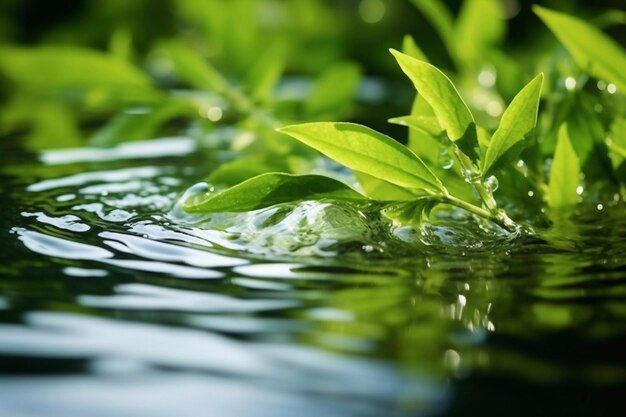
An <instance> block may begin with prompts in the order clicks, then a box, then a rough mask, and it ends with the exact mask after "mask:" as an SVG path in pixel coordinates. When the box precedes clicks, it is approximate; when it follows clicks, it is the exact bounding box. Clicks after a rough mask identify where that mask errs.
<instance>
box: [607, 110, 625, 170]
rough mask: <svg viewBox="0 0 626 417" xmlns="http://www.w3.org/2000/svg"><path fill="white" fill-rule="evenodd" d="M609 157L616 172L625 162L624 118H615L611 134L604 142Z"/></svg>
mask: <svg viewBox="0 0 626 417" xmlns="http://www.w3.org/2000/svg"><path fill="white" fill-rule="evenodd" d="M606 144H607V146H608V148H609V151H610V152H609V157H610V158H611V163H612V164H613V167H614V168H615V169H616V170H617V169H618V168H619V167H620V165H622V163H623V162H624V160H626V118H623V117H616V118H615V120H613V123H612V124H611V132H610V134H609V138H608V139H607V141H606Z"/></svg>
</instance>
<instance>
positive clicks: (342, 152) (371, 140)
mask: <svg viewBox="0 0 626 417" xmlns="http://www.w3.org/2000/svg"><path fill="white" fill-rule="evenodd" d="M279 131H281V132H283V133H286V134H288V135H290V136H292V137H294V138H295V139H297V140H299V141H300V142H302V143H304V144H306V145H308V146H310V147H312V148H314V149H316V150H318V151H320V152H322V153H323V154H324V155H326V156H328V157H329V158H332V159H334V160H335V161H337V162H339V163H341V164H343V165H345V166H347V167H348V168H350V169H353V170H356V171H361V172H364V173H366V174H369V175H372V176H374V177H376V178H380V179H382V180H385V181H387V182H390V183H392V184H396V185H399V186H401V187H407V188H423V189H427V190H430V191H442V190H445V188H444V187H443V184H441V181H439V179H438V178H437V177H436V176H435V174H433V173H432V171H431V170H430V169H429V168H428V167H427V166H426V165H425V164H424V162H423V161H422V160H421V159H420V158H419V157H417V156H416V155H415V154H414V153H413V152H412V151H411V150H409V149H408V148H407V147H406V146H403V145H401V144H399V143H398V142H396V141H395V140H393V139H391V138H390V137H389V136H385V135H383V134H381V133H378V132H376V131H374V130H372V129H369V128H367V127H365V126H361V125H357V124H354V123H324V122H320V123H304V124H300V125H293V126H287V127H283V128H281V129H279Z"/></svg>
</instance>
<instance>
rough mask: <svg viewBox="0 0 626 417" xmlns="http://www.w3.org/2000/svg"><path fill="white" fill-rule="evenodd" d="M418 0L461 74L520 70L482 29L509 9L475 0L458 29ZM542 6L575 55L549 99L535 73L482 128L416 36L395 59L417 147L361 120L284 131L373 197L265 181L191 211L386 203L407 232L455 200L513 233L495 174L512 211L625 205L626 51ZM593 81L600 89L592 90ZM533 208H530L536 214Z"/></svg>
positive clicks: (552, 75) (333, 185)
mask: <svg viewBox="0 0 626 417" xmlns="http://www.w3.org/2000/svg"><path fill="white" fill-rule="evenodd" d="M414 3H415V4H416V5H417V6H418V7H419V8H420V9H421V10H422V11H424V13H425V14H427V15H428V16H429V17H430V18H431V21H432V22H433V25H435V26H436V27H437V28H438V30H439V31H440V34H441V35H442V38H444V41H445V42H444V43H445V44H446V45H447V46H448V48H449V49H450V52H451V55H452V56H453V57H454V58H455V62H456V63H457V65H458V67H459V68H460V70H461V71H462V72H465V73H468V74H472V73H476V72H478V73H479V76H480V74H481V73H482V72H483V71H485V70H484V68H482V69H481V68H480V67H479V66H477V64H476V62H477V56H482V57H483V60H484V57H485V56H487V57H491V58H492V59H493V61H492V62H497V63H498V65H497V66H504V67H505V68H506V67H507V64H510V63H511V62H513V60H510V59H505V58H503V56H504V55H503V54H502V53H501V51H498V50H497V39H498V37H499V36H500V35H499V33H501V30H500V29H497V28H496V30H494V31H493V32H489V31H485V30H482V31H481V30H480V29H478V27H477V25H480V22H481V21H482V19H480V18H479V17H478V15H479V14H480V11H481V10H482V11H484V10H487V11H490V10H491V11H493V10H496V9H494V5H495V4H496V3H498V2H493V1H488V0H467V1H466V2H465V3H464V8H463V9H462V12H461V14H460V17H459V19H458V22H456V23H453V22H452V21H451V19H450V18H449V15H448V13H446V12H445V9H444V8H443V4H442V3H441V2H425V1H424V2H422V1H418V0H415V1H414ZM534 10H535V12H536V14H537V15H538V16H539V17H540V18H541V20H542V21H543V22H544V23H545V24H546V25H547V26H548V27H549V28H550V29H551V31H552V32H553V33H554V34H555V35H556V37H557V38H558V39H559V40H560V42H561V44H562V45H563V46H564V47H565V48H566V49H567V51H568V52H569V56H566V57H565V58H564V57H563V55H561V56H560V58H559V59H560V60H561V61H562V62H565V64H562V63H560V64H561V65H560V67H559V65H557V64H554V67H552V68H551V67H550V66H547V67H546V66H545V65H544V70H545V72H546V77H545V78H547V80H548V85H547V87H548V88H547V89H544V91H543V93H542V84H543V80H544V75H543V74H542V73H540V74H539V75H537V76H535V77H534V78H533V79H532V80H531V81H530V82H528V83H527V84H526V85H525V86H523V87H522V88H521V90H519V92H517V94H515V95H514V97H513V98H512V100H511V101H510V104H509V105H508V107H507V108H506V110H504V112H503V113H502V114H501V117H500V118H499V124H498V125H497V127H496V128H495V129H494V128H493V127H492V126H490V123H486V124H485V125H483V126H479V125H478V124H477V122H476V120H477V118H476V117H475V114H474V112H472V111H471V110H470V107H472V106H471V105H470V106H468V104H466V102H465V101H464V100H463V99H462V98H461V94H460V93H459V90H457V89H456V88H455V85H454V84H453V83H452V81H451V80H450V79H449V78H448V77H447V76H446V75H445V74H444V73H443V72H442V71H440V70H439V69H437V68H436V67H435V66H433V65H431V64H430V63H428V62H427V59H426V57H425V55H424V54H423V52H421V50H420V49H419V47H418V45H417V43H416V42H415V41H414V40H412V39H411V38H406V39H405V42H404V47H403V49H404V53H401V52H398V51H395V50H392V53H393V55H394V56H395V58H396V60H397V61H398V63H399V65H400V67H401V68H402V70H403V71H404V73H405V74H406V75H407V76H408V77H409V78H410V80H411V81H412V82H413V85H414V86H415V88H416V90H417V93H418V95H417V98H416V100H415V103H414V106H413V109H412V112H411V114H410V115H408V116H403V117H399V118H394V119H391V121H392V122H394V123H400V124H404V125H407V126H408V127H409V129H410V136H409V144H408V146H404V145H401V144H400V143H398V142H397V141H395V140H393V139H392V138H390V137H388V136H385V135H383V134H381V133H378V132H376V131H374V130H371V129H369V128H367V127H364V126H361V125H356V124H350V123H329V122H326V123H324V122H316V123H306V124H300V125H292V126H287V127H284V128H281V129H280V131H281V132H283V133H286V134H288V135H289V136H291V137H293V138H295V139H297V140H298V141H299V142H302V143H304V144H306V145H308V146H310V147H312V148H314V149H316V150H318V151H320V152H321V153H322V154H324V155H326V156H328V157H329V158H331V159H334V160H335V161H337V162H339V163H341V164H343V165H345V166H346V167H348V168H350V169H352V170H353V171H354V173H355V176H356V178H357V180H358V185H359V187H360V189H361V191H362V193H361V192H357V191H355V190H354V189H353V188H350V187H349V186H348V185H346V184H344V183H342V182H339V181H336V180H332V179H331V178H327V177H324V176H312V175H301V176H296V175H290V174H284V173H265V174H262V175H259V176H256V177H252V178H249V179H247V180H246V181H244V182H242V183H240V184H239V185H236V186H234V187H232V188H229V189H226V190H224V191H221V192H217V193H207V194H202V195H196V196H193V197H192V198H190V199H189V200H187V201H186V202H185V204H184V208H185V209H186V210H188V211H190V212H202V213H211V212H218V211H242V210H252V209H258V208H262V207H267V206H268V205H272V204H276V203H280V202H286V201H297V200H308V199H321V198H332V199H346V200H360V201H371V200H377V201H380V202H382V203H383V204H384V209H383V211H384V213H385V214H387V216H389V217H391V218H392V219H395V220H397V221H399V222H400V223H402V224H417V223H419V222H420V221H422V220H423V218H424V217H426V216H428V214H429V213H430V211H431V210H432V209H433V208H434V207H435V206H438V205H440V204H447V205H452V206H456V207H459V208H462V209H464V210H466V211H468V212H470V213H472V214H474V215H477V216H480V217H483V218H486V219H488V220H490V221H492V222H494V223H495V224H497V225H499V226H501V227H502V228H504V229H506V230H509V231H512V230H516V229H517V228H518V226H517V225H516V223H515V222H514V221H513V220H511V218H509V215H507V213H506V212H505V211H504V210H503V209H502V207H501V206H502V205H500V206H499V205H498V204H497V202H496V199H495V198H494V194H493V192H494V191H495V189H496V187H497V184H498V178H496V175H498V177H499V178H500V179H503V180H504V181H500V182H505V183H506V184H507V190H506V193H504V194H503V195H504V198H502V200H503V201H504V202H505V203H507V202H520V201H526V200H528V198H529V196H534V199H535V201H538V202H539V203H538V204H536V207H538V208H539V210H542V209H543V208H544V207H545V206H548V207H550V208H551V209H553V210H555V209H559V208H563V207H571V206H573V205H575V204H577V203H578V202H579V200H580V198H581V194H583V191H585V190H586V191H585V195H584V196H585V197H586V198H588V199H589V200H591V201H599V200H601V199H603V198H606V196H610V198H611V199H613V198H614V195H617V196H618V197H619V194H615V193H618V192H620V189H621V188H622V187H623V185H624V183H625V180H626V178H625V177H624V176H623V174H622V173H623V170H624V167H625V166H626V165H624V157H625V156H626V153H625V152H624V149H625V148H624V143H625V141H624V139H625V137H624V130H623V127H624V124H625V123H624V111H623V109H624V107H623V105H624V100H623V96H622V95H621V94H619V93H617V94H616V92H617V91H620V92H621V91H624V88H626V85H624V81H625V79H624V73H623V71H621V68H624V64H626V53H625V52H624V50H623V49H622V48H621V47H619V45H618V44H617V43H615V42H614V41H613V40H612V39H611V38H609V37H608V36H606V35H605V34H603V33H602V32H601V31H600V30H599V29H597V28H595V27H594V26H592V25H590V24H589V23H587V22H585V21H583V20H581V19H579V18H576V17H573V16H570V15H567V14H563V13H560V12H556V11H552V10H549V9H545V8H540V7H536V8H535V9H534ZM468 16H469V17H468ZM486 16H487V17H489V16H490V14H489V13H486ZM464 37H469V38H470V39H473V40H474V41H475V44H474V45H473V48H470V49H469V50H468V49H466V48H465V47H463V46H462V45H465V43H464V42H461V39H463V38H464ZM456 45H461V46H460V47H457V46H456ZM411 55H412V56H411ZM487 62H489V61H488V60H487ZM495 66H496V65H494V67H495ZM562 67H565V70H563V69H562ZM562 72H564V73H565V74H566V75H565V76H563V74H562ZM499 73H500V72H498V74H499ZM574 74H577V77H574V76H573V75H574ZM492 75H493V74H492ZM487 76H489V73H487ZM590 76H591V77H593V78H594V79H595V80H596V81H597V83H590V82H589V81H588V80H589V77H590ZM585 85H587V87H586V88H585ZM596 86H597V88H594V87H596ZM598 90H600V91H598ZM501 91H502V93H501V95H500V98H501V97H506V96H507V91H508V89H507V88H503V89H501ZM542 96H543V98H544V101H543V108H542V112H541V114H540V116H539V118H538V108H539V105H540V99H541V97H542ZM496 104H498V102H496ZM590 104H591V105H592V107H591V109H590V108H589V105H590ZM496 108H497V107H496ZM495 113H499V112H495ZM493 116H494V117H497V116H500V114H495V115H493ZM538 120H539V126H538V127H537V128H535V127H536V125H537V122H538ZM491 132H493V133H491ZM607 137H610V139H608V140H607ZM433 149H434V150H435V155H437V153H439V154H440V155H439V156H440V157H441V156H442V155H443V156H444V158H443V161H441V160H439V161H438V160H437V159H436V156H435V155H433ZM520 158H521V159H520ZM439 159H441V158H439ZM546 160H549V161H550V162H551V163H550V164H546ZM599 170H600V171H603V172H598V171H599ZM583 181H584V187H583V186H582V184H583ZM523 204H524V206H523V207H522V210H525V209H527V208H528V207H529V205H528V204H526V203H523ZM511 207H514V206H511ZM508 208H509V207H507V210H508ZM513 210H514V209H513ZM513 210H512V211H513Z"/></svg>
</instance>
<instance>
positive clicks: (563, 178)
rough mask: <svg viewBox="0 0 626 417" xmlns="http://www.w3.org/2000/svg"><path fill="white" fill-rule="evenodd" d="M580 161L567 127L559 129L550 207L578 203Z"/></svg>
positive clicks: (549, 195)
mask: <svg viewBox="0 0 626 417" xmlns="http://www.w3.org/2000/svg"><path fill="white" fill-rule="evenodd" d="M579 178H580V161H579V160H578V156H577V155H576V151H574V147H573V146H572V143H571V141H570V139H569V134H568V133H567V125H566V124H562V125H561V127H560V128H559V137H558V140H557V144H556V150H555V151H554V159H553V160H552V169H551V170H550V184H549V185H548V205H549V206H550V207H552V208H557V207H564V206H570V205H574V204H576V203H578V200H579V197H578V194H577V193H576V188H578V185H579Z"/></svg>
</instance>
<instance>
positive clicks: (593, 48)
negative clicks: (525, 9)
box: [533, 6, 626, 91]
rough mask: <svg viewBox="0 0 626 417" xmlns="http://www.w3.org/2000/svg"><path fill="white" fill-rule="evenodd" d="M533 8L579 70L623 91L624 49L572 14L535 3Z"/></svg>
mask: <svg viewBox="0 0 626 417" xmlns="http://www.w3.org/2000/svg"><path fill="white" fill-rule="evenodd" d="M533 10H534V11H535V13H536V14H537V15H538V16H539V17H540V18H541V20H543V22H544V23H545V24H546V25H547V26H548V28H550V30H551V31H552V33H554V35H555V36H556V37H557V38H558V39H559V41H561V43H562V44H563V45H564V46H565V47H566V48H567V50H568V51H569V53H570V54H571V55H572V57H573V58H574V60H575V61H576V64H578V66H579V67H580V68H581V69H582V70H584V71H587V72H588V73H589V74H591V75H593V76H594V77H596V78H600V79H603V80H606V81H609V82H612V83H615V85H617V87H618V88H619V89H620V90H622V91H626V72H624V68H626V52H625V51H624V49H623V48H622V47H621V46H620V45H619V44H618V43H617V42H615V41H614V40H613V39H611V38H610V37H609V36H607V35H605V34H604V33H602V32H601V31H600V30H598V29H596V28H595V27H593V26H591V25H590V24H588V23H587V22H585V21H583V20H581V19H578V18H576V17H573V16H570V15H567V14H565V13H559V12H556V11H554V10H550V9H546V8H544V7H539V6H534V7H533Z"/></svg>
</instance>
